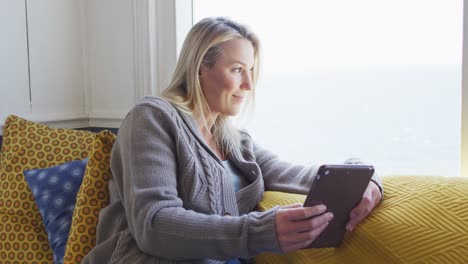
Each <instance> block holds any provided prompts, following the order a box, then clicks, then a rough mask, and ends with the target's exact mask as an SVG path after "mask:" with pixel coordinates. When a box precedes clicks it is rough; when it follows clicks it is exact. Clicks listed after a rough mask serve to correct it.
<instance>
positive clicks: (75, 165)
mask: <svg viewBox="0 0 468 264" xmlns="http://www.w3.org/2000/svg"><path fill="white" fill-rule="evenodd" d="M87 162H88V159H84V160H75V161H71V162H68V163H64V164H61V165H58V166H55V167H50V168H44V169H33V170H25V171H24V175H25V178H26V181H27V182H28V185H29V188H30V189H31V191H32V193H33V195H34V198H36V203H37V207H38V208H39V211H40V212H41V215H42V219H43V222H44V226H45V229H46V231H47V235H48V237H49V244H50V247H51V248H52V251H53V253H54V263H62V262H63V255H64V254H65V248H66V245H67V239H68V233H69V231H70V226H71V221H72V215H73V210H74V209H75V202H76V194H77V192H78V189H79V188H80V185H81V182H82V181H83V175H84V171H85V168H86V163H87Z"/></svg>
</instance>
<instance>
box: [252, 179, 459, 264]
mask: <svg viewBox="0 0 468 264" xmlns="http://www.w3.org/2000/svg"><path fill="white" fill-rule="evenodd" d="M382 180H383V185H384V188H385V198H384V199H383V201H382V203H381V204H380V205H379V206H378V207H377V208H375V210H374V212H373V213H372V214H371V215H369V216H368V217H367V218H366V219H365V220H364V221H363V222H362V223H361V224H360V225H358V226H357V228H356V229H354V231H353V232H352V233H347V234H346V235H345V238H344V241H343V243H342V244H341V245H340V246H339V247H337V248H325V249H305V250H299V251H296V252H292V253H288V254H269V253H265V254H261V255H259V256H258V257H256V259H255V263H261V264H262V263H268V264H272V263H466V260H467V259H468V225H467V221H468V213H467V212H468V210H467V207H466V205H467V204H468V178H461V177H459V178H455V177H454V178H447V177H433V176H387V177H383V178H382ZM304 200H305V195H297V194H296V195H294V194H288V193H280V192H265V195H264V197H263V199H262V201H261V202H260V206H259V207H260V209H261V210H267V209H269V208H271V207H273V206H276V205H285V204H290V203H297V202H299V203H303V202H304Z"/></svg>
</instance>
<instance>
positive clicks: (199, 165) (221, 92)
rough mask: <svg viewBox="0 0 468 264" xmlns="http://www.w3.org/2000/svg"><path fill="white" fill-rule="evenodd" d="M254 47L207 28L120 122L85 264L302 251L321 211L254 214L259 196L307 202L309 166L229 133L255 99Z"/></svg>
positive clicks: (366, 207)
mask: <svg viewBox="0 0 468 264" xmlns="http://www.w3.org/2000/svg"><path fill="white" fill-rule="evenodd" d="M258 64H259V41H258V39H257V37H256V36H255V35H254V34H253V33H252V32H251V31H249V30H248V29H247V28H245V27H244V26H242V25H240V24H238V23H235V22H233V21H231V20H228V19H225V18H207V19H204V20H202V21H200V22H199V23H197V24H196V25H195V26H194V27H193V28H192V30H191V31H190V32H189V34H188V36H187V38H186V40H185V42H184V45H183V48H182V51H181V55H180V58H179V61H178V64H177V67H176V69H175V73H174V76H173V78H172V81H171V84H170V85H169V87H168V88H167V89H166V90H165V91H164V93H163V96H162V98H145V99H144V100H142V101H141V102H140V103H139V104H138V105H136V106H135V107H134V108H133V109H132V110H131V111H130V113H129V114H128V115H127V117H126V118H125V120H124V121H123V123H122V126H121V128H120V130H119V133H118V137H117V141H116V143H115V145H114V148H113V151H112V158H111V167H112V172H113V179H112V180H111V182H110V184H109V190H110V197H111V201H110V204H109V206H108V207H106V208H104V209H103V210H102V212H101V214H100V221H99V226H98V234H97V245H96V247H95V248H94V249H93V250H92V251H91V252H90V253H89V254H88V256H86V258H85V260H84V263H225V262H226V261H229V260H231V261H233V260H235V261H238V259H250V258H252V257H254V256H255V255H257V254H259V253H261V252H277V253H280V252H290V251H294V250H298V249H301V248H303V247H305V246H307V245H308V244H310V243H311V242H312V241H313V240H314V239H315V238H316V237H317V236H318V235H319V234H320V232H322V231H323V230H324V229H325V228H326V227H327V224H328V222H329V221H330V220H331V219H332V218H333V215H332V214H331V213H325V214H322V213H323V212H325V211H326V208H325V206H323V205H317V206H314V207H307V208H304V207H302V206H300V205H291V206H286V207H277V208H273V209H271V210H268V211H266V212H257V211H255V208H256V206H257V204H258V202H259V201H260V199H261V198H262V194H263V191H264V190H265V189H267V190H276V191H285V192H295V193H302V194H305V193H307V191H308V189H309V187H310V185H311V183H312V181H313V180H314V177H315V174H316V167H310V168H309V167H303V166H293V165H291V164H289V163H286V162H282V161H280V160H278V158H277V157H276V156H275V155H273V154H272V153H270V152H268V151H266V150H264V149H262V148H260V147H258V146H257V145H255V144H254V142H253V141H252V139H251V137H250V136H249V135H248V134H247V133H246V132H240V131H238V130H236V129H234V128H233V127H231V125H230V123H229V118H230V117H231V116H235V115H237V114H238V113H239V112H240V111H241V108H242V106H243V105H244V104H246V103H247V101H248V100H249V99H253V95H254V91H255V89H254V87H255V82H256V80H257V74H258ZM380 185H381V184H380V180H379V179H378V177H377V176H374V177H373V181H372V182H371V183H370V184H369V186H368V188H367V190H366V193H365V195H364V198H363V200H362V201H361V203H360V204H359V205H358V206H357V207H356V208H355V209H354V210H353V211H352V212H351V216H350V217H351V220H350V221H349V223H348V226H347V228H348V229H349V230H352V229H353V228H354V226H356V225H357V224H358V222H360V221H361V220H362V219H363V218H364V217H366V215H367V214H368V213H369V212H370V211H372V209H373V208H374V207H375V206H376V205H377V204H378V203H379V201H380V199H381V197H382V196H381V191H380V188H381V186H380Z"/></svg>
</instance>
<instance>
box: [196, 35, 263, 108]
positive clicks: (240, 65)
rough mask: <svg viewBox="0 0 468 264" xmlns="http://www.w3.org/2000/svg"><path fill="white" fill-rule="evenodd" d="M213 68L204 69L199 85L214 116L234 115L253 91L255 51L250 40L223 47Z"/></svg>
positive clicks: (234, 41)
mask: <svg viewBox="0 0 468 264" xmlns="http://www.w3.org/2000/svg"><path fill="white" fill-rule="evenodd" d="M222 45H223V46H222V50H223V51H222V53H221V54H220V55H219V56H218V58H217V60H216V62H215V64H214V65H213V66H212V67H207V66H205V65H202V66H201V70H200V83H201V87H202V91H203V94H204V95H205V98H206V101H207V103H208V106H209V107H210V111H211V112H212V114H215V115H216V114H223V115H229V116H234V115H237V114H238V113H239V111H240V109H241V105H242V103H243V102H244V101H246V99H247V98H248V97H247V96H249V93H251V92H252V88H253V84H252V68H253V66H254V61H255V60H254V48H253V46H252V43H251V42H250V41H249V40H247V39H234V40H230V41H227V42H225V43H224V44H222Z"/></svg>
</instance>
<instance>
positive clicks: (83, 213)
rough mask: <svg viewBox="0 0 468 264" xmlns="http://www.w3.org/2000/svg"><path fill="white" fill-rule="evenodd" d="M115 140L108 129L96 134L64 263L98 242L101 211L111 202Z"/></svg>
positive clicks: (73, 261)
mask: <svg viewBox="0 0 468 264" xmlns="http://www.w3.org/2000/svg"><path fill="white" fill-rule="evenodd" d="M114 141H115V135H114V134H112V133H111V132H109V131H102V132H100V133H98V134H97V135H96V141H95V142H94V149H93V152H92V153H91V155H90V157H89V161H88V165H87V166H86V172H85V175H84V178H83V183H82V184H81V187H80V190H79V191H78V195H77V197H76V207H75V211H74V212H73V219H72V226H71V229H70V233H69V235H68V241H67V249H66V251H65V257H64V263H73V264H74V263H80V262H81V261H82V259H83V257H84V256H85V255H86V254H87V253H88V252H89V251H91V249H92V248H93V247H94V246H95V245H96V227H97V222H98V216H99V212H100V211H101V209H102V208H103V207H105V206H106V205H107V204H108V203H109V191H108V183H109V180H110V178H111V175H112V174H111V171H110V154H111V150H112V145H113V143H114Z"/></svg>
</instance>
